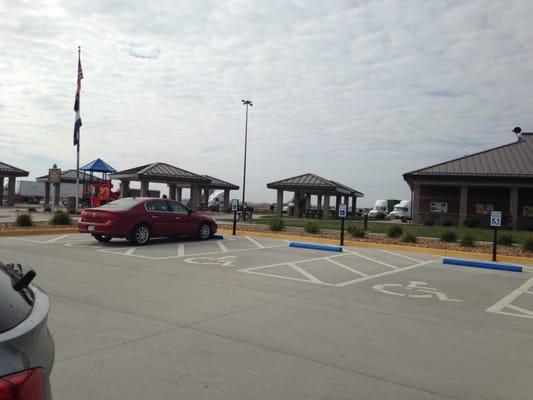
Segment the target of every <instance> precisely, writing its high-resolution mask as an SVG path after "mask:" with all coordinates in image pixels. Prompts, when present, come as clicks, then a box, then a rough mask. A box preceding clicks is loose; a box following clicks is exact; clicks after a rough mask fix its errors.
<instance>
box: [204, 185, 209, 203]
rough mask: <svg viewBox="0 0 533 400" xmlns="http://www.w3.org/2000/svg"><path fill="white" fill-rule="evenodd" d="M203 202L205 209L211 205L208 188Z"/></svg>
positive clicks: (205, 190)
mask: <svg viewBox="0 0 533 400" xmlns="http://www.w3.org/2000/svg"><path fill="white" fill-rule="evenodd" d="M202 201H203V202H204V207H207V206H208V205H209V189H207V188H204V193H203V199H202Z"/></svg>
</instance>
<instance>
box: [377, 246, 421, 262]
mask: <svg viewBox="0 0 533 400" xmlns="http://www.w3.org/2000/svg"><path fill="white" fill-rule="evenodd" d="M379 251H381V252H383V253H387V254H391V255H393V256H396V257H401V258H405V259H406V260H410V261H414V262H422V260H418V259H416V258H413V257H409V256H406V255H404V254H401V253H395V252H394V251H389V250H383V249H379Z"/></svg>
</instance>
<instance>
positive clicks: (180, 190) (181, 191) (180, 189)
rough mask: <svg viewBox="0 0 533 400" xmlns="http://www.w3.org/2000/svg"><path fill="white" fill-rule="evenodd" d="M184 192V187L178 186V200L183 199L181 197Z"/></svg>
mask: <svg viewBox="0 0 533 400" xmlns="http://www.w3.org/2000/svg"><path fill="white" fill-rule="evenodd" d="M182 194H183V188H180V187H179V188H176V200H177V201H181V197H182Z"/></svg>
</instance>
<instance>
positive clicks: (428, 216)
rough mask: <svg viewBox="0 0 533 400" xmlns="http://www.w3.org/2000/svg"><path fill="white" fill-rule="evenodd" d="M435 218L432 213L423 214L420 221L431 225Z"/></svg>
mask: <svg viewBox="0 0 533 400" xmlns="http://www.w3.org/2000/svg"><path fill="white" fill-rule="evenodd" d="M435 222H436V218H435V216H434V215H431V214H426V215H424V218H422V223H423V224H424V225H426V226H433V225H435Z"/></svg>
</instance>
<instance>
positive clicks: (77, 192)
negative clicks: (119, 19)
mask: <svg viewBox="0 0 533 400" xmlns="http://www.w3.org/2000/svg"><path fill="white" fill-rule="evenodd" d="M80 57H81V47H80V46H78V65H79V64H80ZM78 73H79V72H78ZM78 81H79V78H78ZM80 136H81V135H79V134H78V143H77V145H76V213H78V212H79V206H80V204H79V203H80Z"/></svg>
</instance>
